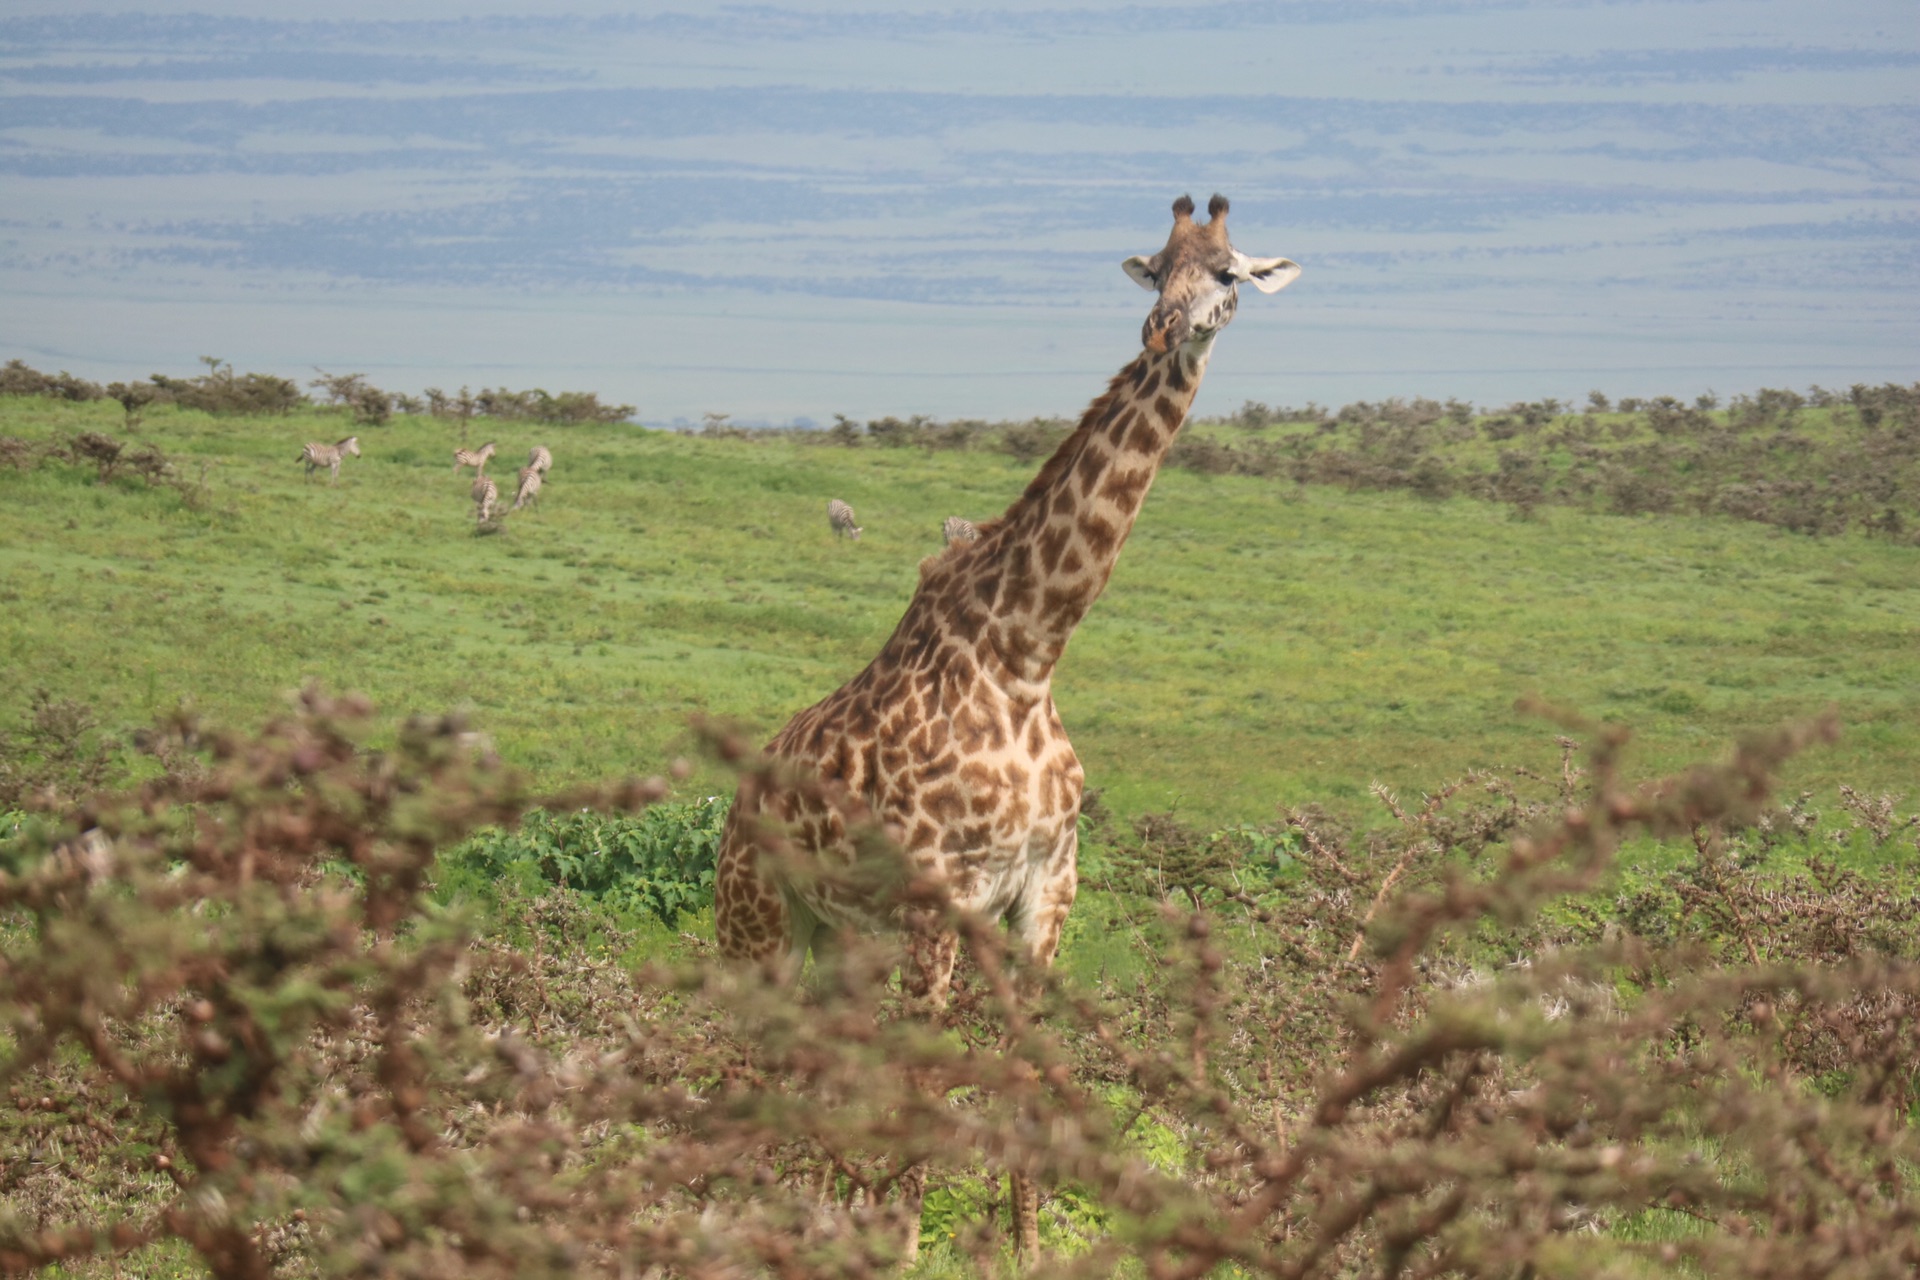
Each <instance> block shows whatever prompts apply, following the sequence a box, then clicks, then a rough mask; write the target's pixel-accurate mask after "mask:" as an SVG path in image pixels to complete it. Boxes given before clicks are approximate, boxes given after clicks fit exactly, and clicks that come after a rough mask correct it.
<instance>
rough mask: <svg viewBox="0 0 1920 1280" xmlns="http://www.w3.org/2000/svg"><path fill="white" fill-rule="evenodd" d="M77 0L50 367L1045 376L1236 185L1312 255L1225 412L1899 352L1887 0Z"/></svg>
mask: <svg viewBox="0 0 1920 1280" xmlns="http://www.w3.org/2000/svg"><path fill="white" fill-rule="evenodd" d="M88 7H97V6H89V5H86V4H80V5H75V4H62V5H58V6H56V5H54V4H51V3H46V4H41V5H38V8H39V9H40V10H42V11H43V12H42V16H33V15H34V11H35V8H36V5H35V4H34V3H31V2H28V3H15V4H12V5H9V7H8V11H9V12H10V13H11V14H13V15H14V16H11V17H8V18H6V19H4V20H0V289H3V290H4V296H5V298H6V299H7V305H6V306H5V307H4V308H0V358H11V357H16V356H17V357H19V358H23V359H26V360H27V361H28V362H29V363H32V364H36V365H40V366H42V367H50V368H60V367H64V368H68V369H71V370H72V371H74V372H76V373H83V374H87V375H89V376H96V377H108V376H110V377H128V376H144V375H145V374H147V373H151V372H167V373H174V374H184V373H191V372H193V371H194V370H195V369H196V368H197V367H198V366H197V358H198V357H199V356H201V355H216V356H220V357H223V358H225V359H227V360H230V361H231V362H232V363H233V364H234V366H235V367H236V368H238V369H243V370H249V369H257V370H261V371H266V372H275V373H282V374H285V375H288V376H302V377H308V376H312V375H311V372H310V370H311V369H312V368H313V367H315V366H318V367H321V368H324V369H326V370H328V371H330V372H336V373H337V372H351V371H360V372H365V373H367V374H368V375H369V376H370V377H371V378H372V379H373V380H374V381H375V382H376V383H378V384H380V385H382V386H386V387H389V388H390V389H394V390H402V391H410V392H418V391H419V390H420V389H422V388H423V387H426V386H429V385H437V386H442V387H445V388H447V389H449V390H451V389H454V388H457V387H458V386H460V385H463V384H465V385H469V386H472V387H475V388H478V387H481V386H511V387H531V386H542V387H545V388H547V389H549V390H554V391H558V390H562V389H578V390H594V391H597V392H599V393H601V395H602V396H603V397H606V398H609V399H614V400H618V401H623V402H630V403H633V404H636V405H638V406H639V408H640V414H641V417H642V418H643V420H645V421H649V422H668V421H672V420H675V419H679V420H682V421H697V420H698V419H699V417H700V415H701V414H702V413H706V412H718V413H728V414H731V415H733V416H734V417H735V418H737V419H742V420H760V421H776V422H778V421H791V420H795V419H810V420H814V421H828V420H830V419H831V417H832V415H833V414H835V413H847V414H850V415H852V416H855V417H871V416H877V415H880V414H885V413H896V414H909V413H926V414H932V415H935V416H940V417H955V416H982V417H1024V416H1029V415H1035V414H1071V413H1075V412H1077V411H1078V410H1079V408H1080V407H1081V406H1082V405H1084V404H1085V403H1086V401H1087V400H1089V399H1090V398H1091V397H1092V396H1093V395H1094V394H1096V393H1097V392H1098V391H1099V390H1100V389H1101V387H1102V386H1103V385H1104V379H1105V378H1106V377H1107V376H1108V375H1110V374H1111V373H1112V372H1113V371H1114V370H1116V369H1117V368H1118V367H1119V366H1120V365H1121V364H1122V363H1123V362H1124V361H1125V360H1126V359H1128V358H1129V357H1130V356H1131V354H1132V353H1133V352H1134V351H1135V350H1137V347H1138V341H1139V338H1138V330H1139V324H1140V320H1141V319H1142V317H1143V316H1144V314H1145V309H1146V306H1147V305H1148V299H1147V296H1146V295H1145V294H1143V293H1142V292H1140V290H1138V289H1137V288H1136V287H1135V286H1134V285H1133V284H1132V283H1131V282H1129V281H1128V280H1127V279H1126V278H1125V277H1124V276H1123V275H1122V274H1121V272H1120V269H1119V261H1120V259H1121V258H1123V257H1125V256H1126V255H1128V254H1131V253H1141V252H1149V253H1150V252H1152V251H1153V250H1155V249H1156V248H1158V246H1159V244H1160V243H1161V241H1162V239H1163V238H1164V236H1165V233H1166V228H1167V225H1168V213H1167V207H1168V204H1169V203H1170V202H1171V200H1172V199H1173V197H1175V196H1177V195H1179V194H1181V193H1182V192H1191V193H1192V194H1193V195H1194V197H1195V198H1196V199H1197V200H1199V201H1200V202H1202V203H1204V202H1205V200H1206V198H1207V196H1208V195H1209V194H1210V193H1212V192H1213V191H1216V190H1217V191H1221V192H1224V193H1226V194H1227V195H1228V196H1230V197H1231V198H1232V201H1233V212H1232V215H1231V217H1230V225H1231V227H1232V229H1233V234H1234V238H1235V241H1236V243H1237V244H1239V246H1240V247H1241V248H1243V249H1245V250H1246V251H1248V252H1249V253H1253V254H1260V255H1265V254H1285V255H1287V256H1289V257H1292V258H1295V259H1296V260H1298V261H1299V262H1300V263H1302V265H1303V266H1304V267H1305V268H1306V270H1305V274H1304V275H1303V277H1302V278H1301V280H1300V281H1299V282H1298V283H1296V284H1295V285H1294V286H1293V287H1292V288H1290V289H1289V290H1287V291H1286V292H1284V293H1282V294H1279V295H1277V296H1275V297H1263V296H1257V295H1252V294H1249V295H1248V296H1247V297H1245V298H1243V300H1242V306H1241V309H1240V316H1239V318H1238V320H1237V321H1236V322H1235V325H1234V328H1233V329H1232V330H1231V331H1229V332H1228V333H1227V334H1226V335H1225V336H1224V337H1223V338H1222V340H1221V343H1220V346H1219V348H1218V351H1217V353H1216V358H1215V360H1214V363H1213V371H1212V373H1211V374H1210V375H1209V380H1208V382H1207V384H1206V388H1205V390H1204V392H1203V395H1202V398H1201V401H1200V403H1199V404H1198V406H1197V411H1198V412H1200V413H1203V414H1204V413H1213V412H1224V411H1229V410H1231V409H1232V408H1233V407H1235V406H1236V405H1238V404H1239V403H1240V402H1241V401H1242V400H1246V399H1259V400H1264V401H1268V402H1270V403H1287V404H1300V403H1304V402H1305V401H1307V400H1309V399H1312V400H1318V401H1320V402H1321V403H1323V404H1338V403H1341V402H1344V401H1347V400H1352V399H1360V398H1365V399H1383V398H1385V397H1388V396H1394V395H1415V394H1421V395H1430V396H1435V397H1441V398H1444V397H1447V396H1460V397H1462V398H1466V399H1471V400H1474V401H1476V402H1480V403H1504V402H1506V401H1508V400H1511V399H1515V398H1534V397H1538V396H1543V395H1553V396H1558V397H1560V398H1563V399H1583V398H1584V396H1585V393H1586V391H1587V390H1588V389H1589V388H1600V389H1603V390H1605V391H1607V392H1608V393H1609V394H1612V395H1616V396H1618V395H1623V394H1629V395H1648V394H1660V393H1669V392H1670V393H1673V394H1681V395H1685V396H1687V397H1688V398H1691V397H1692V396H1693V395H1695V394H1697V393H1699V392H1701V391H1705V390H1707V389H1709V388H1713V389H1716V390H1718V391H1720V392H1721V393H1723V394H1725V393H1729V392H1734V391H1742V390H1750V389H1753V388H1755V387H1759V386H1763V385H1772V386H1781V385H1786V386H1804V385H1806V384H1808V383H1810V382H1821V383H1825V384H1828V385H1840V386H1844V385H1847V384H1849V383H1852V382H1856V381H1872V382H1877V381H1885V380H1889V379H1896V380H1901V381H1909V380H1912V379H1914V378H1915V377H1920V367H1917V366H1920V359H1916V355H1915V353H1916V352H1920V308H1916V306H1915V303H1914V298H1915V297H1916V296H1920V75H1917V74H1916V72H1917V71H1920V24H1915V23H1914V22H1913V21H1912V18H1913V10H1912V7H1911V4H1910V3H1904V2H1903V3H1897V4H1896V3H1852V4H1830V5H1821V6H1805V5H1755V4H1752V3H1749V2H1748V0H1702V2H1700V3H1682V2H1680V0H1653V2H1650V3H1640V4H1631V3H1622V4H1597V5H1568V4H1558V3H1554V4H1549V3H1524V2H1521V3H1450V2H1448V0H1439V2H1437V3H1432V4H1418V5H1415V4H1398V3H1358V4H1337V5H1336V4H1331V3H1328V4H1321V3H1294V4H1288V3H1277V4H1274V3H1263V4H1251V3H1246V4H1241V3H1228V4H1203V3H1202V4H1192V5H1170V6H1154V5H1140V6H1129V7H1124V8H1119V9H1109V8H1107V7H1104V6H1099V7H1096V6H1093V5H1088V4H1077V3H1075V2H1074V0H1059V3H1057V4H1053V5H1049V6H1045V7H1041V6H1006V7H1000V8H964V9H948V8H937V9H936V8H932V7H928V6H907V7H901V6H887V7H885V8H884V9H880V8H874V7H862V6H858V5H852V4H844V3H815V4H800V5H790V6H775V7H766V8H751V9H747V8H740V9H731V10H718V11H712V10H702V11H699V12H697V13H696V12H693V11H688V12H684V13H675V12H669V11H660V10H654V11H652V12H650V13H648V14H646V15H644V16H626V15H617V14H614V15H608V16H596V15H595V14H593V13H587V14H584V15H579V16H573V17H560V18H556V17H546V16H534V15H533V14H531V13H521V14H515V13H512V12H502V11H499V10H497V9H496V11H495V12H493V14H492V15H491V16H485V17H477V18H461V17H456V16H453V15H455V14H457V13H462V12H467V11H469V10H470V8H471V7H470V6H455V5H453V4H449V3H439V2H438V0H396V2H395V3H392V4H387V5H379V6H375V5H372V4H366V3H359V2H358V0H355V2H354V3H349V4H346V5H343V6H338V5H337V6H328V7H326V8H325V9H324V12H326V13H327V14H329V15H333V16H330V17H328V18H327V19H326V20H318V19H303V18H298V17H289V16H287V15H288V14H289V12H290V11H291V12H298V11H299V10H298V9H297V8H296V7H295V6H289V5H285V4H277V5H267V4H258V5H247V4H238V3H236V4H227V5H224V6H221V5H218V4H206V3H202V4H200V5H197V6H196V5H188V4H181V5H177V6H158V5H154V6H149V7H150V8H151V9H152V10H153V11H152V12H148V13H144V14H133V15H114V16H108V15H107V14H105V13H104V12H103V13H88V12H85V9H86V8H88ZM190 8H198V9H202V10H206V9H219V10H222V12H220V13H218V14H216V15H213V16H206V15H201V16H195V15H193V14H190V13H187V12H186V10H188V9H190ZM311 12H313V13H315V14H318V13H320V12H323V10H322V8H321V7H320V6H313V7H312V9H311ZM268 15H272V16H268Z"/></svg>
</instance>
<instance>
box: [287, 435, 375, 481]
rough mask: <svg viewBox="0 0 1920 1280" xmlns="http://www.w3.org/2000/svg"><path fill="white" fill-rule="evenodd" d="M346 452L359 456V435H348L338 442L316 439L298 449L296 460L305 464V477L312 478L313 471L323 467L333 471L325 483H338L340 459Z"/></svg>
mask: <svg viewBox="0 0 1920 1280" xmlns="http://www.w3.org/2000/svg"><path fill="white" fill-rule="evenodd" d="M348 454H352V455H353V456H354V457H356V458H357V457H359V456H360V437H359V436H348V437H347V438H346V439H345V440H342V441H340V443H338V444H320V443H318V442H317V441H316V442H315V443H313V444H310V445H308V446H307V447H306V448H304V449H302V450H301V451H300V457H299V458H298V459H296V461H299V462H304V463H306V464H307V479H309V480H311V479H313V473H314V472H316V471H318V470H319V469H320V468H322V467H325V468H327V470H329V471H331V472H332V473H333V474H332V477H331V478H330V479H329V480H328V481H327V483H328V484H338V483H339V481H340V459H342V458H344V457H346V456H347V455H348Z"/></svg>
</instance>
